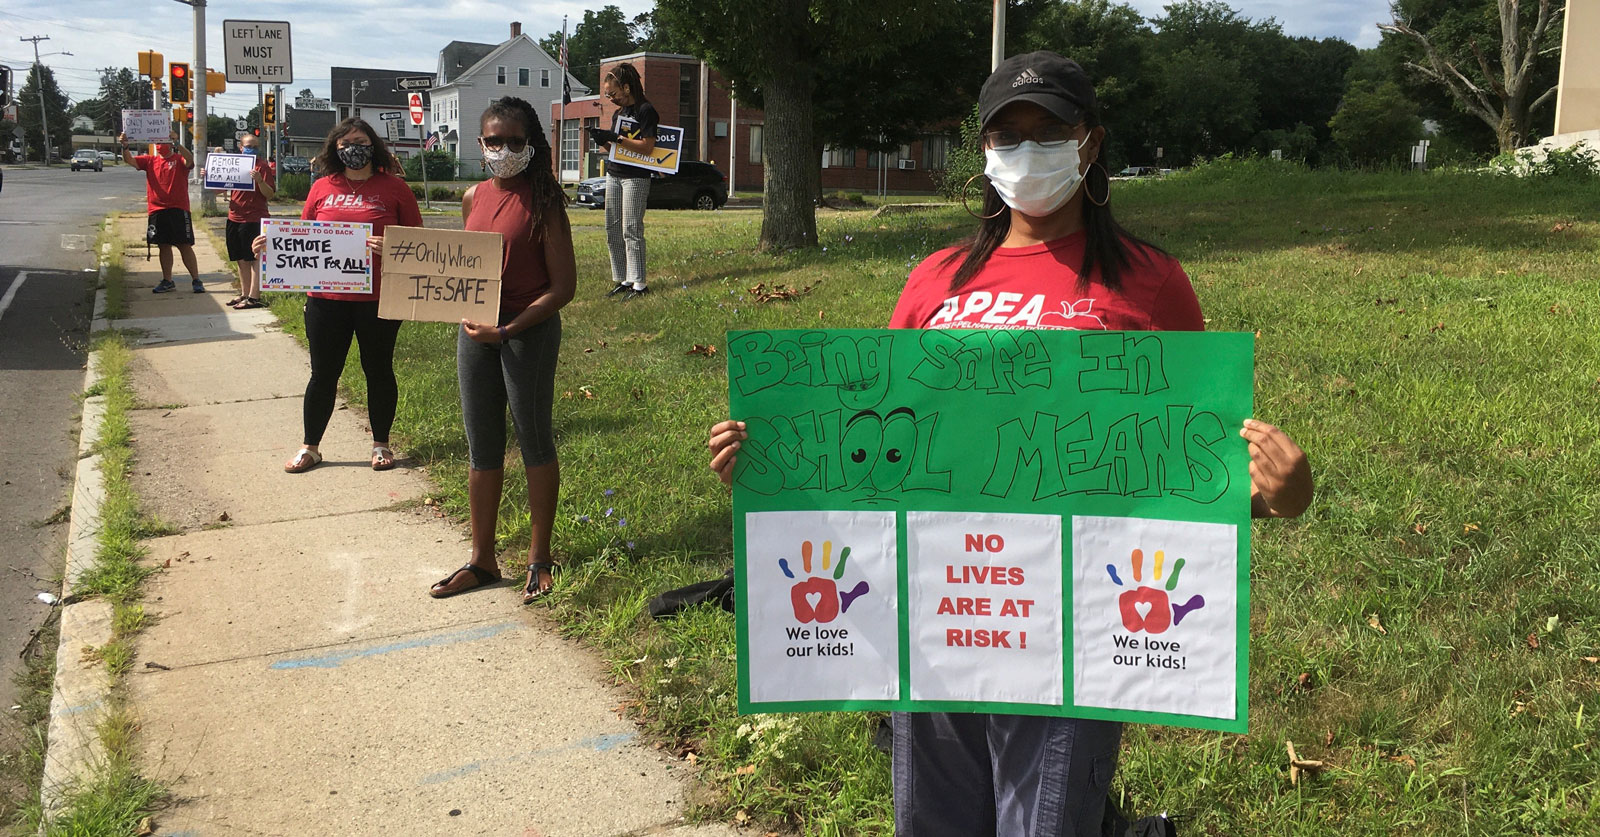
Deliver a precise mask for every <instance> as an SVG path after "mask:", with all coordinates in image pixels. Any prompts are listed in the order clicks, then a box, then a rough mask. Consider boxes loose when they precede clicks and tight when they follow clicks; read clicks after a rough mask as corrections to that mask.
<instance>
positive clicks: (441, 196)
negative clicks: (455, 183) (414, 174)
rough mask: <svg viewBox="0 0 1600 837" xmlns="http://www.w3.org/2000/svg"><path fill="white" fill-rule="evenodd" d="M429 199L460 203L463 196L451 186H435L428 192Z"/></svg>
mask: <svg viewBox="0 0 1600 837" xmlns="http://www.w3.org/2000/svg"><path fill="white" fill-rule="evenodd" d="M428 197H429V198H431V199H432V200H436V201H459V200H461V194H460V193H459V192H457V191H456V190H454V189H452V188H450V187H449V186H435V187H433V188H432V189H430V190H428Z"/></svg>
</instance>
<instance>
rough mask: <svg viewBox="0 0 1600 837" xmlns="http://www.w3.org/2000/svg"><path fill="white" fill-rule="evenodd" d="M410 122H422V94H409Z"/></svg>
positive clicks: (417, 123) (414, 123) (416, 123)
mask: <svg viewBox="0 0 1600 837" xmlns="http://www.w3.org/2000/svg"><path fill="white" fill-rule="evenodd" d="M411 124H413V125H421V124H422V94H421V93H412V94H411Z"/></svg>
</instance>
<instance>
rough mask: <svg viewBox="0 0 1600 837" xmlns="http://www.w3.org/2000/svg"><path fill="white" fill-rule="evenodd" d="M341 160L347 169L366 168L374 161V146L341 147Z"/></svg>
mask: <svg viewBox="0 0 1600 837" xmlns="http://www.w3.org/2000/svg"><path fill="white" fill-rule="evenodd" d="M339 162H341V163H344V167H345V168H347V169H364V168H366V167H367V164H368V163H370V162H372V146H370V145H347V146H345V147H343V148H341V149H339Z"/></svg>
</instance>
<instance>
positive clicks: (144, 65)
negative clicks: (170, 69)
mask: <svg viewBox="0 0 1600 837" xmlns="http://www.w3.org/2000/svg"><path fill="white" fill-rule="evenodd" d="M166 72H167V59H166V56H164V55H162V54H161V53H159V52H156V51H154V50H145V51H144V52H141V53H139V75H141V76H149V77H151V78H154V79H158V78H161V77H162V76H164V75H166Z"/></svg>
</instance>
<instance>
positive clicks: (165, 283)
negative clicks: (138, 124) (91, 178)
mask: <svg viewBox="0 0 1600 837" xmlns="http://www.w3.org/2000/svg"><path fill="white" fill-rule="evenodd" d="M117 142H119V143H121V144H122V160H123V162H125V163H127V164H128V165H130V166H133V167H134V168H136V169H138V170H139V171H142V172H144V185H145V198H146V202H147V203H148V204H149V207H150V224H149V226H148V227H146V229H145V234H144V240H145V241H146V242H148V243H150V244H154V245H156V248H157V249H158V250H160V251H161V282H160V283H159V284H157V285H156V286H155V287H154V288H151V289H150V290H151V291H153V292H155V293H158V294H164V293H166V292H168V291H172V290H176V289H177V287H178V286H177V285H175V284H173V282H172V248H174V247H176V248H178V254H179V255H181V256H183V266H184V267H185V268H187V269H188V271H189V286H190V287H191V288H193V289H194V292H195V293H197V294H203V293H205V292H206V287H205V285H202V284H200V265H199V263H198V262H196V261H195V258H194V221H193V220H192V219H191V218H190V217H189V172H191V171H193V170H194V155H193V154H191V153H189V149H187V148H184V147H183V146H181V145H179V144H178V132H177V130H176V129H174V130H173V131H172V141H171V142H170V143H167V144H165V145H159V146H157V147H156V153H155V154H140V155H138V156H134V153H133V152H132V151H131V150H129V148H128V135H127V134H120V135H118V137H117Z"/></svg>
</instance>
